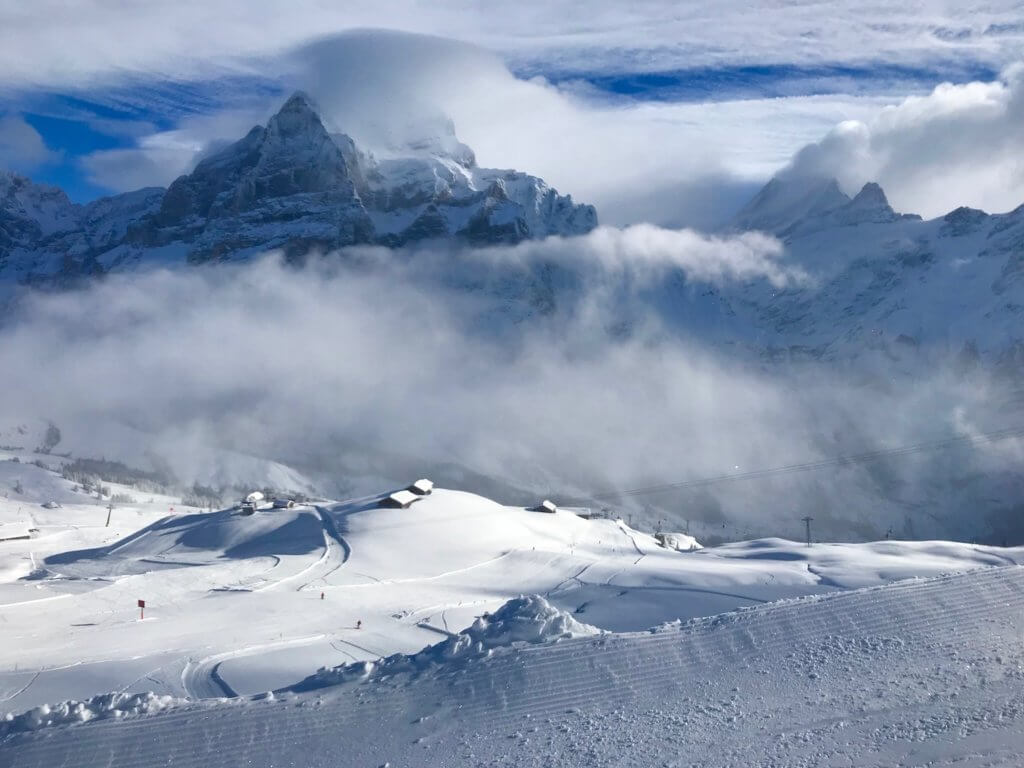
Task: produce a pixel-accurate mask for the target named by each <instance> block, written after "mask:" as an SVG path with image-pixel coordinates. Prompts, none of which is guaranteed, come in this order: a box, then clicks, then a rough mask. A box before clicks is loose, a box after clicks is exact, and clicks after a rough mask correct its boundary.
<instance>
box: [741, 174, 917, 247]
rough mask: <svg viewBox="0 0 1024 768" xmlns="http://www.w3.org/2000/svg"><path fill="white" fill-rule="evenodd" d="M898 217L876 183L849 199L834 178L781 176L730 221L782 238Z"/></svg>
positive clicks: (911, 215)
mask: <svg viewBox="0 0 1024 768" xmlns="http://www.w3.org/2000/svg"><path fill="white" fill-rule="evenodd" d="M901 218H912V219H919V218H920V217H919V216H915V215H913V214H898V213H896V212H895V211H894V210H893V209H892V206H891V205H889V200H888V198H887V197H886V196H885V192H884V191H883V190H882V188H881V187H880V186H879V185H878V184H876V183H875V182H868V183H867V184H865V185H864V186H863V187H862V188H861V190H860V192H858V193H857V194H856V196H854V197H853V199H851V198H850V197H849V196H848V195H847V194H846V193H844V192H843V191H842V189H840V187H839V182H838V181H836V179H834V178H831V177H829V178H808V177H804V176H795V175H786V174H780V175H779V176H776V177H774V178H773V179H771V181H769V182H768V183H767V184H766V185H765V186H764V187H763V188H762V189H761V191H760V192H758V193H757V195H755V196H754V199H753V200H751V201H750V202H749V203H748V204H747V205H746V206H744V208H743V209H742V210H740V212H739V213H738V214H737V215H736V217H735V218H734V219H733V222H732V227H733V228H734V229H737V230H741V231H743V230H753V229H756V230H761V231H764V232H770V233H772V234H775V235H778V236H779V237H783V238H791V237H794V236H797V235H800V234H806V233H808V232H812V231H818V230H821V229H825V228H828V227H835V226H839V227H846V226H855V225H857V224H884V223H890V222H894V221H897V220H899V219H901Z"/></svg>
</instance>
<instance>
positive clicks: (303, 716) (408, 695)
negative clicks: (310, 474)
mask: <svg viewBox="0 0 1024 768" xmlns="http://www.w3.org/2000/svg"><path fill="white" fill-rule="evenodd" d="M0 466H2V467H3V468H4V471H5V472H8V473H9V472H10V471H17V472H18V473H19V488H20V489H21V492H20V494H19V495H18V498H7V499H3V500H0V516H2V519H0V530H2V531H4V536H3V538H4V539H5V540H4V541H0V627H2V630H0V631H2V638H3V642H2V643H0V701H2V702H3V708H4V709H6V710H8V711H9V712H10V714H9V715H8V716H7V717H6V719H5V720H3V721H0V764H3V765H4V766H8V765H9V766H47V768H50V766H53V765H61V764H75V765H89V766H92V765H116V766H121V765H125V766H128V765H157V764H159V765H175V766H189V765H247V766H253V765H260V766H285V765H294V766H306V765H309V766H337V765H353V766H364V765H365V766H380V765H392V766H400V765H472V766H476V765H498V764H512V765H551V764H557V765H566V766H594V765H637V766H640V765H725V764H731V765H754V764H806V765H892V764H894V763H895V762H897V759H898V758H901V759H902V760H903V763H902V764H913V765H916V764H929V765H945V764H954V762H955V761H956V760H960V761H959V762H955V764H957V765H1015V764H1019V760H1020V759H1021V756H1022V755H1024V735H1022V734H1024V728H1022V727H1021V726H1022V725H1024V722H1022V720H1024V701H1022V700H1021V693H1020V690H1021V688H1020V686H1021V680H1022V678H1024V667H1022V662H1024V646H1022V644H1021V641H1020V638H1021V631H1022V629H1024V624H1022V616H1024V610H1022V609H1024V569H1021V568H1020V567H1019V566H1018V565H1017V563H1019V562H1024V549H1021V548H1018V549H1000V548H992V547H981V546H972V545H967V544H957V543H950V542H895V541H891V542H877V543H869V544H856V545H853V544H851V545H843V544H815V545H813V546H811V547H806V546H804V545H802V544H799V543H795V542H789V541H783V540H780V539H763V540H757V541H750V542H740V543H735V544H731V545H726V546H722V547H716V548H709V549H693V550H692V551H678V549H677V548H676V547H679V546H681V545H682V548H683V549H686V548H687V547H689V546H691V544H692V542H690V541H689V540H687V539H686V538H685V537H683V536H681V535H679V536H676V537H675V538H674V540H673V539H670V544H671V546H672V548H666V547H663V546H661V545H660V544H659V542H658V540H657V539H656V538H655V537H654V536H653V535H652V534H651V533H649V532H643V531H637V530H633V529H631V528H629V527H628V526H627V525H625V524H624V523H623V522H622V521H617V520H604V519H586V518H585V517H583V516H581V513H582V510H569V509H559V510H558V511H556V512H554V513H549V512H542V511H534V510H532V509H525V508H516V507H506V506H502V505H500V504H498V503H496V502H493V501H490V500H488V499H485V498H482V497H480V496H476V495H473V494H469V493H462V492H458V491H449V490H442V489H437V490H434V491H433V493H431V494H429V495H427V496H424V497H422V498H420V499H419V500H417V501H415V502H413V503H412V504H411V506H409V507H408V508H398V507H393V506H389V502H388V500H387V493H386V492H385V493H382V494H380V495H375V496H370V497H366V498H362V499H354V500H347V501H341V502H328V501H323V502H318V503H316V504H313V505H308V506H302V505H299V506H295V507H292V508H271V507H270V505H269V504H266V505H264V506H263V507H262V508H260V509H258V510H257V511H256V512H255V513H253V514H245V511H244V510H241V509H239V508H232V509H224V510H220V511H213V512H209V511H202V510H198V509H194V508H182V507H180V506H178V505H175V504H174V500H172V499H168V498H163V497H155V496H154V497H152V498H146V499H139V500H136V501H134V502H133V503H127V502H126V503H124V504H120V505H118V507H117V508H116V509H115V510H114V511H113V514H112V516H111V518H112V519H111V525H110V527H105V520H106V513H107V510H106V509H105V507H104V506H103V505H102V504H99V503H97V502H96V501H95V500H90V499H88V498H85V497H83V496H82V495H81V494H80V492H76V491H75V490H74V488H73V486H72V484H71V483H70V482H69V481H66V480H64V479H62V478H60V477H59V476H57V475H56V474H55V473H53V472H50V471H48V470H46V469H44V468H42V467H38V466H34V465H31V464H27V463H22V462H18V463H14V462H9V461H8V462H2V463H0ZM12 468H13V470H12ZM119 490H124V489H119V488H116V487H112V488H111V491H112V492H118V491H119ZM43 497H46V498H49V499H52V500H54V501H56V502H57V503H59V504H60V505H61V506H60V507H57V508H53V505H48V507H49V508H48V507H44V506H42V504H40V502H39V501H38V499H40V498H43ZM30 499H31V500H30ZM405 500H406V501H407V499H405ZM171 507H174V508H173V510H172V509H171ZM524 596H525V597H524ZM138 600H145V603H146V605H145V617H144V618H140V615H139V608H138V607H137V606H136V602H137V601H138ZM271 692H272V693H271ZM60 702H64V703H60ZM961 758H962V759H961Z"/></svg>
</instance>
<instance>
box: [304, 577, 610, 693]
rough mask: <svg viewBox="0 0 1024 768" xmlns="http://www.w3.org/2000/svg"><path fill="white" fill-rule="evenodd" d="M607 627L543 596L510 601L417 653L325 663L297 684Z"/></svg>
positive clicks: (379, 672)
mask: <svg viewBox="0 0 1024 768" xmlns="http://www.w3.org/2000/svg"><path fill="white" fill-rule="evenodd" d="M602 633H603V630H600V629H598V628H597V627H594V626H591V625H590V624H583V623H582V622H579V621H577V620H576V619H574V618H573V617H572V615H571V614H569V613H566V612H565V611H563V610H561V609H559V608H556V607H555V606H554V605H552V604H551V603H549V602H548V601H547V600H545V599H544V598H543V597H541V596H540V595H528V596H524V597H517V598H514V599H512V600H509V601H508V602H507V603H505V604H504V605H503V606H502V607H501V608H499V609H498V610H497V611H495V612H494V613H492V614H490V615H488V614H484V615H483V616H480V617H478V618H477V619H476V621H474V622H473V624H472V625H471V626H469V627H467V628H466V629H464V630H463V631H462V632H459V633H458V634H457V635H452V636H451V637H449V638H447V639H446V640H442V641H441V642H439V643H436V644H435V645H428V646H427V647H426V648H424V649H423V650H422V651H420V652H419V653H415V654H401V653H398V654H395V655H393V656H388V657H387V658H384V659H381V660H380V661H376V662H373V661H361V662H357V663H355V664H344V665H342V666H340V667H329V668H328V667H325V668H323V669H320V670H318V671H317V673H316V674H315V675H312V676H311V677H309V678H307V679H306V680H304V681H302V682H301V683H299V684H298V686H296V690H308V689H311V688H320V687H324V686H328V685H336V684H338V683H345V682H350V681H354V680H366V679H369V678H371V677H372V678H377V679H380V678H383V677H386V676H390V675H395V674H400V673H406V672H410V673H417V672H423V671H426V670H430V669H436V668H440V667H445V666H449V665H451V664H453V663H459V662H464V661H468V660H472V659H480V658H486V657H487V656H490V655H491V653H492V651H494V650H495V649H497V648H505V647H508V646H512V645H515V644H517V643H531V644H537V643H555V642H558V641H559V640H567V639H570V638H574V637H589V636H591V635H598V634H602Z"/></svg>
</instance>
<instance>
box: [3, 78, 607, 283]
mask: <svg viewBox="0 0 1024 768" xmlns="http://www.w3.org/2000/svg"><path fill="white" fill-rule="evenodd" d="M596 226H597V214H596V212H595V210H594V208H593V206H589V205H577V204H575V203H574V202H573V200H572V198H571V197H569V196H563V195H559V194H558V192H556V191H555V190H553V189H551V188H550V187H548V186H547V184H545V183H544V181H543V180H541V179H539V178H537V177H535V176H530V175H528V174H525V173H520V172H518V171H511V170H491V169H486V168H480V167H478V166H477V164H476V159H475V157H474V155H473V152H472V151H471V150H470V149H469V147H467V146H465V145H464V144H462V143H460V142H459V141H458V140H457V139H456V137H455V134H454V128H453V127H452V125H451V124H450V123H448V124H447V125H444V126H443V127H442V133H441V135H436V136H429V137H428V138H426V139H424V140H422V141H418V142H415V143H412V144H410V145H408V146H405V147H403V148H401V150H400V151H397V152H395V153H389V156H388V157H386V158H377V157H374V156H373V155H372V154H371V153H369V152H365V151H363V150H362V149H360V148H359V147H358V146H357V145H356V143H355V142H354V141H353V140H352V139H351V138H350V137H349V136H347V135H345V134H341V133H334V134H332V133H329V132H328V131H327V129H326V128H325V127H324V124H323V122H322V120H321V118H320V116H319V114H318V113H317V110H316V108H315V107H314V106H313V104H312V103H311V101H310V100H309V99H308V98H307V97H306V96H305V95H304V94H302V93H296V94H295V95H293V96H292V97H291V98H290V99H288V101H287V102H286V103H285V104H284V106H283V107H282V108H281V110H280V111H279V112H278V113H277V114H276V115H274V116H273V117H272V118H271V119H270V121H269V122H268V123H267V125H266V126H256V127H254V128H253V129H252V130H251V131H250V132H249V133H248V134H247V135H246V136H245V138H243V139H241V140H240V141H237V142H235V143H234V144H232V145H230V146H228V147H226V148H224V149H222V150H220V151H218V152H216V153H214V154H212V155H210V156H208V157H206V158H205V159H203V160H202V161H201V162H200V163H199V164H198V165H197V166H196V168H195V170H194V171H193V172H192V173H190V174H188V175H186V176H182V177H181V178H179V179H177V180H176V181H174V182H173V183H172V184H171V185H170V187H169V188H167V189H166V190H164V189H161V188H150V189H141V190H138V191H136V192H129V193H126V194H122V195H116V196H113V197H107V198H103V199H100V200H97V201H95V202H92V203H89V204H87V205H76V204H73V203H71V202H70V200H68V198H67V196H66V195H65V194H64V193H63V192H62V191H61V190H59V189H55V188H52V187H46V186H41V185H38V184H34V183H32V182H31V181H30V180H28V179H26V178H24V177H22V176H18V175H15V174H12V173H8V172H0V279H4V280H6V281H12V280H13V281H15V282H18V283H25V284H33V283H52V282H57V283H67V282H69V281H74V280H77V279H79V278H81V277H83V276H89V275H95V274H102V273H105V272H108V271H113V270H117V269H119V268H123V267H125V266H131V265H134V264H138V263H141V262H146V263H149V262H152V263H164V264H173V263H190V264H198V263H204V262H210V261H226V260H242V259H246V258H248V257H251V256H253V255H256V254H259V253H262V252H264V251H267V250H270V249H281V250H283V251H284V252H285V253H286V254H287V255H289V256H298V255H301V254H304V253H306V252H309V251H311V250H314V249H319V250H324V251H326V250H332V249H335V248H339V247H343V246H347V245H355V244H380V245H386V246H400V245H405V244H407V243H411V242H415V241H420V240H426V239H431V238H454V239H457V240H460V241H464V242H467V243H472V244H495V243H515V242H519V241H521V240H524V239H529V238H539V237H546V236H548V235H576V234H582V233H585V232H589V231H590V230H592V229H594V227H596Z"/></svg>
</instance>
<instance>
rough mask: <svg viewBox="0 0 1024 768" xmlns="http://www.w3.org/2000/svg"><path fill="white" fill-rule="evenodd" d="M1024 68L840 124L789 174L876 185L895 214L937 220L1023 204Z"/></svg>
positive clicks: (808, 149)
mask: <svg viewBox="0 0 1024 768" xmlns="http://www.w3.org/2000/svg"><path fill="white" fill-rule="evenodd" d="M1022 125H1024V66H1022V65H1016V66H1013V67H1010V68H1008V69H1007V70H1006V71H1005V73H1004V74H1003V76H1002V77H1001V78H1000V79H999V80H996V81H993V82H972V83H967V84H964V85H952V84H949V83H946V84H943V85H940V86H938V87H936V88H935V90H934V91H932V92H931V93H930V94H928V95H925V96H911V97H908V98H907V99H905V100H904V101H903V102H901V103H900V104H897V105H893V106H888V107H886V108H884V109H882V110H880V111H879V113H878V114H877V115H876V116H875V117H873V118H872V119H870V120H868V121H846V122H843V123H840V124H839V125H838V126H836V127H835V128H834V129H833V130H832V131H831V132H829V133H828V134H827V135H826V136H825V138H823V139H822V140H820V141H818V142H817V143H815V144H811V145H809V146H807V147H805V148H804V149H802V150H801V151H800V152H799V153H798V154H797V155H796V157H795V158H794V160H793V164H792V169H791V170H792V172H794V173H797V174H812V175H828V176H835V177H836V178H837V179H839V182H840V184H841V185H842V186H844V187H845V188H846V189H847V191H856V190H857V189H859V188H860V186H861V185H863V184H864V183H865V182H868V181H877V182H879V183H880V184H881V185H882V187H883V188H884V189H885V190H886V193H887V194H888V195H889V198H890V200H891V202H892V203H893V204H894V206H895V207H896V208H897V209H900V210H904V211H909V212H913V213H920V214H922V215H924V216H938V215H941V214H944V213H946V212H948V211H950V210H952V209H953V208H955V207H957V206H960V205H970V206H973V207H976V208H982V209H985V210H989V211H1006V210H1009V209H1012V208H1015V207H1017V206H1018V205H1020V204H1021V203H1024V132H1022V131H1021V126H1022Z"/></svg>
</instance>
